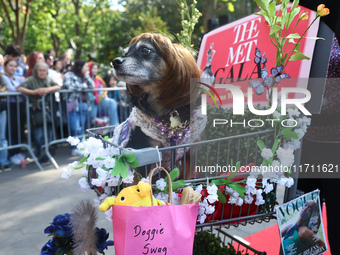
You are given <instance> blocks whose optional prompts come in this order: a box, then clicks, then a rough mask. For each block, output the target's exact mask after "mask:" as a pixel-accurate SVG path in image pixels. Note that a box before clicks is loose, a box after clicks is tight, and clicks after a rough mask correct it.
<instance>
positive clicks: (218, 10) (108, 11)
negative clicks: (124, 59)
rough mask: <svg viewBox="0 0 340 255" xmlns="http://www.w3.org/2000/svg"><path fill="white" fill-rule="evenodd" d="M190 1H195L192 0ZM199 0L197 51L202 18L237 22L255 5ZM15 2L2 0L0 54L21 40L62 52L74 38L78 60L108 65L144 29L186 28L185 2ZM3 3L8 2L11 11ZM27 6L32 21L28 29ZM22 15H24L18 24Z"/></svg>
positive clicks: (29, 47)
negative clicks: (183, 24) (119, 7)
mask: <svg viewBox="0 0 340 255" xmlns="http://www.w3.org/2000/svg"><path fill="white" fill-rule="evenodd" d="M187 2H188V4H189V5H190V4H191V3H192V0H187ZM197 2H198V3H197V8H198V9H199V10H200V12H201V13H202V14H203V17H202V18H200V20H199V23H198V25H197V26H196V27H195V31H194V33H193V39H192V42H193V44H194V48H195V49H196V50H198V48H199V44H200V40H201V38H202V36H203V34H204V33H205V32H206V31H207V26H206V24H205V26H204V24H203V23H204V22H206V21H207V20H208V19H211V18H218V17H219V16H220V15H229V20H230V21H234V20H237V19H239V18H242V17H244V16H246V15H249V14H251V13H253V12H254V11H255V8H256V3H255V2H254V1H253V0H237V1H236V0H198V1H197ZM16 3H17V4H18V5H17V6H16V5H15V3H14V2H13V1H12V4H14V6H12V7H11V6H10V5H9V1H6V0H0V17H1V18H0V21H1V22H0V54H3V53H4V50H5V47H6V46H7V45H9V44H11V43H16V44H19V45H21V46H22V48H23V49H24V52H25V54H26V55H28V54H30V53H31V52H33V51H35V50H38V51H42V52H44V53H45V52H46V51H47V50H48V49H54V50H55V51H56V52H57V56H60V55H62V54H63V53H65V52H66V51H67V50H68V48H69V46H70V40H71V39H72V41H73V42H74V44H75V45H76V47H77V49H76V50H75V51H74V52H73V58H74V59H79V58H82V59H85V60H95V61H97V62H99V63H102V64H104V65H109V63H110V61H111V60H112V59H113V58H114V57H117V56H119V55H120V54H121V52H122V49H123V48H124V47H125V46H127V44H128V42H129V40H130V39H131V38H132V37H134V36H135V35H137V34H139V33H142V32H148V31H153V32H155V31H156V32H164V33H169V34H172V35H176V34H177V33H179V32H180V31H181V16H180V7H179V5H178V4H177V1H175V0H170V1H169V0H118V3H119V4H121V5H123V7H124V11H119V10H116V9H115V8H113V5H112V0H55V1H50V0H18V1H16ZM27 4H29V5H27ZM5 5H6V6H5ZM26 6H28V8H27V7H26ZM4 7H7V12H8V15H7V13H6V11H5V8H4ZM16 8H17V9H16ZM211 9H212V10H211ZM16 10H17V12H16ZM27 11H28V14H29V19H28V25H27V29H26V30H25V31H23V30H24V29H22V27H23V20H24V17H25V15H26V14H27ZM8 17H10V19H11V21H12V23H13V26H14V29H13V27H11V24H10V22H9V19H8ZM17 17H20V18H21V21H20V22H19V24H18V22H17ZM13 30H14V31H13ZM18 31H19V32H22V33H25V34H24V36H23V38H20V36H18V34H19V33H17V32H18ZM16 34H17V35H16Z"/></svg>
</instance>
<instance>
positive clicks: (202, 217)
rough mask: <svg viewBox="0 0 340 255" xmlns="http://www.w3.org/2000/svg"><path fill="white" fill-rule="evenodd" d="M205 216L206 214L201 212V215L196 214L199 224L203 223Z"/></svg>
mask: <svg viewBox="0 0 340 255" xmlns="http://www.w3.org/2000/svg"><path fill="white" fill-rule="evenodd" d="M206 218H207V215H205V214H202V215H199V216H198V218H197V221H199V222H200V223H201V224H203V223H204V221H205V219H206Z"/></svg>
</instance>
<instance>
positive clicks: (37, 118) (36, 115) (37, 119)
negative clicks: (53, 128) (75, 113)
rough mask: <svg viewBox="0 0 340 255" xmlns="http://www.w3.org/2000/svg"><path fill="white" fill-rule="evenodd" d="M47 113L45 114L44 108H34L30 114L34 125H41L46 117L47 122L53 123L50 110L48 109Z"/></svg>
mask: <svg viewBox="0 0 340 255" xmlns="http://www.w3.org/2000/svg"><path fill="white" fill-rule="evenodd" d="M45 113H46V114H45V115H43V111H42V110H38V109H35V110H32V111H31V114H30V116H31V124H32V126H34V127H41V126H42V125H43V124H44V118H45V119H46V123H47V124H50V123H52V117H51V114H50V113H49V111H47V110H46V112H45Z"/></svg>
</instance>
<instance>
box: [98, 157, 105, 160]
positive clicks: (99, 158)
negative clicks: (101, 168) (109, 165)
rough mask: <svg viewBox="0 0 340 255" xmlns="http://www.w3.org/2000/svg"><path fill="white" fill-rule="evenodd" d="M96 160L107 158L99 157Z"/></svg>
mask: <svg viewBox="0 0 340 255" xmlns="http://www.w3.org/2000/svg"><path fill="white" fill-rule="evenodd" d="M96 160H105V158H101V157H98V158H96Z"/></svg>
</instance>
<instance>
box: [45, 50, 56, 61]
mask: <svg viewBox="0 0 340 255" xmlns="http://www.w3.org/2000/svg"><path fill="white" fill-rule="evenodd" d="M46 53H47V54H48V55H50V56H52V57H53V59H55V57H56V56H57V54H56V53H55V51H54V50H53V49H48V50H47V51H46Z"/></svg>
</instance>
